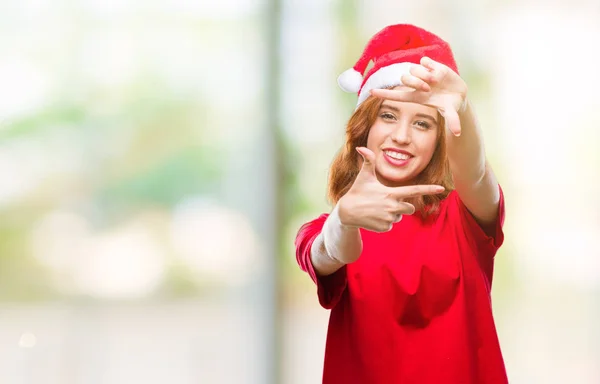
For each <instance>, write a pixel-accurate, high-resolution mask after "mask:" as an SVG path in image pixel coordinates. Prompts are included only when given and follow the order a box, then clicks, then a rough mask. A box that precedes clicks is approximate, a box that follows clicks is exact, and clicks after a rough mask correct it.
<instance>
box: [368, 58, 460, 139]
mask: <svg viewBox="0 0 600 384" xmlns="http://www.w3.org/2000/svg"><path fill="white" fill-rule="evenodd" d="M401 80H402V84H403V85H405V86H406V87H409V88H412V89H411V90H408V91H405V90H399V89H373V90H372V91H371V95H373V96H375V97H379V98H382V99H388V100H395V101H405V102H412V103H418V104H423V105H427V106H430V107H433V108H436V109H437V110H438V111H439V112H440V114H441V115H442V116H443V117H444V119H445V120H446V127H447V128H448V130H449V131H450V132H452V133H453V134H454V135H455V136H459V135H460V131H461V128H460V119H459V117H458V113H459V112H460V111H462V110H464V108H465V106H466V103H467V84H466V83H465V82H464V80H463V79H462V78H461V77H460V76H459V75H458V74H457V73H456V72H454V71H453V70H452V69H450V68H448V67H447V66H446V65H444V64H442V63H438V62H437V61H434V60H432V59H430V58H429V57H423V58H422V59H421V64H420V65H418V64H415V65H414V66H413V67H412V68H411V69H410V74H405V75H403V76H402V78H401Z"/></svg>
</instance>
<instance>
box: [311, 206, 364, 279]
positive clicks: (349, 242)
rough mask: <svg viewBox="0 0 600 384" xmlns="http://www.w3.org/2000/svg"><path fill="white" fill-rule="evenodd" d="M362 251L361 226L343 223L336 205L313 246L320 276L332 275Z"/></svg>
mask: <svg viewBox="0 0 600 384" xmlns="http://www.w3.org/2000/svg"><path fill="white" fill-rule="evenodd" d="M361 252H362V239H361V237H360V230H359V228H357V227H349V226H346V225H343V224H342V222H341V220H340V217H339V214H338V206H337V205H336V206H335V208H334V209H333V211H332V212H331V214H329V217H327V220H325V224H324V225H323V229H322V231H321V233H320V234H319V235H318V236H317V238H316V239H315V241H314V242H313V245H312V248H311V261H312V264H313V267H314V268H315V271H316V272H317V274H318V275H320V276H327V275H331V274H332V273H334V272H336V271H337V270H338V269H340V268H341V267H343V266H344V265H346V264H349V263H352V262H354V261H356V260H357V259H358V257H359V256H360V254H361Z"/></svg>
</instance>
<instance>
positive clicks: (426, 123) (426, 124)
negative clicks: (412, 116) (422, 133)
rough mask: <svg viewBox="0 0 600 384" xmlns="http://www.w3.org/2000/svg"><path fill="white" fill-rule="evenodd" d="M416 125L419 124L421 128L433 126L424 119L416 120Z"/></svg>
mask: <svg viewBox="0 0 600 384" xmlns="http://www.w3.org/2000/svg"><path fill="white" fill-rule="evenodd" d="M415 125H416V126H418V127H419V128H423V129H429V128H431V124H429V123H428V122H426V121H422V120H419V121H415Z"/></svg>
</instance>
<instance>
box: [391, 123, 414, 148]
mask: <svg viewBox="0 0 600 384" xmlns="http://www.w3.org/2000/svg"><path fill="white" fill-rule="evenodd" d="M392 140H393V141H395V142H397V143H398V144H409V143H410V141H411V129H410V124H407V123H399V124H398V125H397V126H396V129H395V130H394V132H392Z"/></svg>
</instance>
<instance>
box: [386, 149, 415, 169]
mask: <svg viewBox="0 0 600 384" xmlns="http://www.w3.org/2000/svg"><path fill="white" fill-rule="evenodd" d="M383 157H384V158H385V160H386V161H387V162H388V163H390V164H391V165H393V166H395V167H403V166H406V165H407V164H408V163H409V162H410V159H412V157H413V156H412V155H411V154H409V153H407V152H405V151H402V152H400V151H395V150H389V149H386V150H384V151H383Z"/></svg>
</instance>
